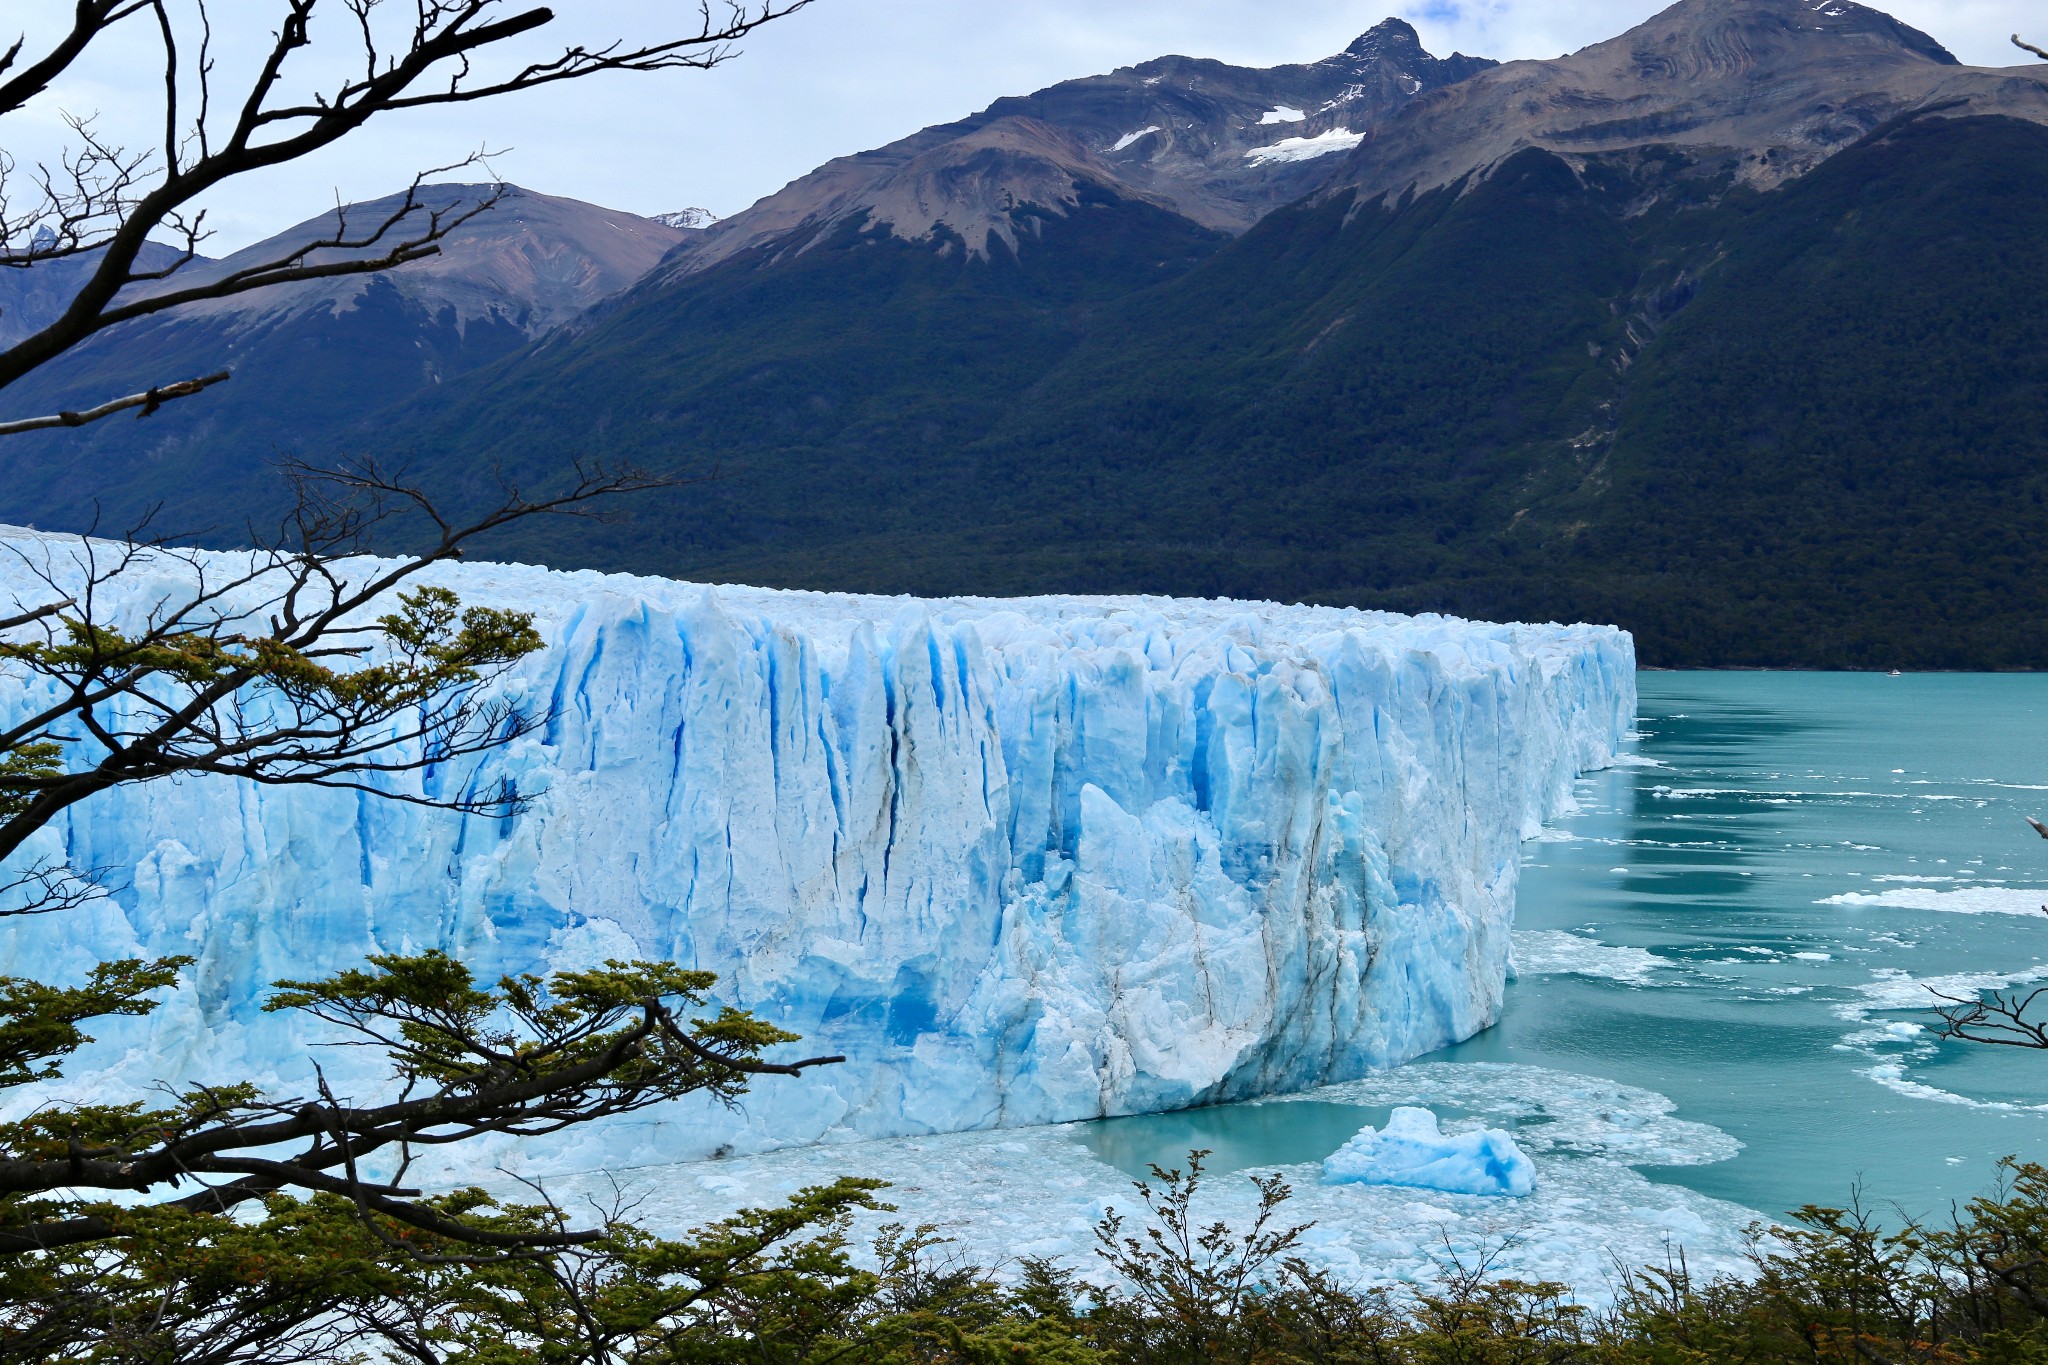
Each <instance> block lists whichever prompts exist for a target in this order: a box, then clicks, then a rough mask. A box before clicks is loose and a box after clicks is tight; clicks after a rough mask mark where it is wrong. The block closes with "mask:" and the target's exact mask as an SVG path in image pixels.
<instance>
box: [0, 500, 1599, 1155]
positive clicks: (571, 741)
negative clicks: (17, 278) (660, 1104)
mask: <svg viewBox="0 0 2048 1365" xmlns="http://www.w3.org/2000/svg"><path fill="white" fill-rule="evenodd" d="M8 537H10V538H11V540H12V542H13V543H14V544H15V545H16V546H17V547H18V548H19V547H23V546H25V547H27V548H28V549H29V550H31V551H32V552H35V553H41V552H42V551H43V550H44V549H46V548H48V546H49V545H51V544H53V543H54V542H51V541H41V540H39V539H37V538H36V537H34V536H33V534H32V533H25V532H11V533H8ZM18 577H19V575H18V572H17V578H18ZM434 577H435V578H436V580H437V581H440V582H443V583H446V584H447V585H448V586H451V587H453V588H455V589H456V590H457V591H459V592H460V593H461V594H462V595H463V597H464V598H465V600H467V601H470V602H474V603H487V604H492V605H498V606H508V607H519V608H524V609H528V610H531V611H533V612H535V613H536V614H537V616H538V618H539V621H540V623H541V625H542V626H543V629H544V633H545V635H546V637H547V639H548V641H549V646H548V648H547V650H546V651H545V653H543V654H540V655H537V656H535V657H533V658H531V659H529V660H526V661H525V662H524V663H523V664H522V665H521V667H520V668H519V670H518V671H517V673H516V674H514V675H513V676H512V677H511V678H509V679H508V680H506V681H505V682H504V683H503V684H501V686H502V687H503V688H504V690H505V691H506V692H507V693H508V694H510V695H512V696H514V697H516V698H518V699H519V700H521V701H522V702H523V703H524V704H526V705H528V706H530V707H533V708H536V709H540V710H546V711H550V712H551V713H552V718H551V720H550V722H549V723H548V724H547V726H546V727H545V728H544V730H542V731H540V732H538V733H536V734H535V735H533V736H531V737H530V738H527V739H524V740H522V741H520V742H519V743H517V744H516V745H514V746H512V747H511V748H509V749H507V750H504V751H502V752H500V753H498V754H496V755H494V756H493V757H492V758H491V759H490V760H489V761H488V762H487V764H486V766H485V769H484V773H483V776H484V778H486V779H488V778H490V777H493V776H498V775H503V776H507V777H509V778H511V779H512V780H513V781H514V782H516V783H517V784H518V786H519V788H520V790H521V791H522V792H525V793H527V794H529V795H530V796H531V798H532V805H531V808H530V809H529V810H528V811H527V812H526V813H524V814H522V815H520V816H518V817H516V818H514V819H511V820H507V821H499V820H487V819H480V818H475V817H461V816H456V815H451V814H448V813H445V812H439V811H434V810H429V809H423V808H421V807H419V806H415V805H407V804H402V803H397V802H391V801H385V800H381V799H378V798H376V797H371V796H360V795H355V794H351V793H345V792H332V791H320V790H312V789H306V788H289V787H287V788H264V787H257V786H253V785H249V784H238V783H234V782H230V781H225V780H216V779H211V778H202V779H196V780H183V781H179V782H175V783H173V782H165V783H158V784H154V785H150V786H147V787H137V788H128V789H122V790H118V791H115V792H112V793H109V794H107V795H105V796H102V797H99V798H96V799H95V800H93V801H90V802H87V803H85V804H83V805H81V806H79V807H76V808H74V810H73V811H72V813H71V814H70V817H69V819H68V820H67V821H65V822H64V823H63V824H62V826H61V827H52V829H50V830H48V831H45V833H44V834H43V835H42V836H39V844H40V848H39V849H31V850H30V851H31V852H35V851H42V852H53V851H57V850H58V849H59V848H60V846H61V850H62V852H63V853H64V854H65V855H67V856H68V857H69V858H70V859H71V860H72V861H73V863H74V864H75V865H78V866H82V867H106V868H112V869H115V872H116V879H117V881H118V882H119V883H120V884H121V889H120V890H119V892H118V894H117V895H116V896H115V897H114V898H113V900H112V901H111V902H109V903H107V904H105V905H103V906H102V907H100V908H99V909H97V910H95V911H92V912H89V913H88V914H86V915H83V916H80V917H75V918H73V919H71V920H69V921H67V922H65V923H63V924H57V923H53V922H49V921H32V922H24V921H12V922H9V923H7V924H6V925H5V926H0V971H4V972H7V973H12V974H16V975H37V976H42V977H45V978H62V977H66V976H68V975H70V974H72V973H75V972H78V971H81V970H83V969H84V967H85V966H86V965H87V964H88V963H89V962H91V961H92V960H95V959H97V958H100V957H107V956H114V955H119V954H123V953H129V952H143V953H171V952H183V953H191V954H193V955H195V956H196V957H197V959H198V961H197V963H196V964H195V966H193V967H192V968H191V969H190V970H189V971H188V972H187V974H186V980H185V982H184V984H183V985H182V986H181V987H180V989H179V990H178V992H177V994H176V998H175V999H174V1000H173V1001H172V1002H171V1003H170V1005H168V1006H167V1007H166V1008H165V1009H164V1010H163V1011H161V1012H160V1013H159V1014H158V1015H156V1016H154V1017H153V1018H151V1019H149V1020H147V1021H138V1022H136V1023H134V1024H133V1025H130V1026H114V1027H110V1028H109V1029H108V1030H106V1033H105V1036H104V1037H103V1038H102V1041H101V1043H100V1045H99V1046H98V1047H97V1048H96V1049H95V1050H94V1052H93V1054H92V1056H91V1057H89V1058H85V1059H81V1062H82V1065H83V1066H84V1067H85V1068H86V1069H88V1070H89V1071H90V1072H91V1084H93V1085H94V1086H96V1087H98V1088H99V1091H100V1093H102V1094H105V1093H109V1090H110V1088H118V1087H119V1086H123V1085H127V1086H136V1085H140V1084H141V1083H142V1081H143V1080H144V1079H145V1078H147V1077H150V1076H160V1075H167V1074H187V1075H189V1074H192V1073H193V1072H204V1073H210V1074H214V1075H219V1076H227V1077H245V1078H246V1077H255V1078H257V1079H259V1080H264V1081H268V1082H270V1083H274V1084H284V1083H289V1082H292V1081H294V1080H297V1079H302V1078H303V1076H304V1075H305V1073H306V1072H307V1070H308V1068H309V1067H310V1065H311V1061H310V1060H309V1058H313V1057H318V1056H321V1055H323V1054H320V1053H318V1052H317V1051H310V1050H309V1047H308V1044H310V1043H312V1042H315V1041H317V1039H315V1038H314V1037H313V1036H312V1035H311V1034H309V1033H304V1032H302V1030H304V1029H306V1028H307V1027H308V1026H307V1025H304V1024H301V1023H298V1022H296V1021H293V1020H289V1019H280V1018H279V1017H277V1016H266V1015H262V1014H261V1013H260V1012H259V1011H258V1008H257V1007H258V1005H259V1003H260V1001H261V999H262V997H263V995H264V991H265V988H266V987H267V985H268V983H270V982H272V981H274V980H276V979H278V978H281V977H287V976H305V975H307V974H309V973H314V972H319V971H324V970H327V969H331V968H337V967H341V966H344V965H349V964H353V963H356V962H358V961H360V960H361V958H362V957H363V955H364V954H366V953H369V952H373V951H380V950H382V951H390V950H418V949H422V948H426V947H429V946H437V947H441V948H444V949H446V950H448V951H449V952H452V953H455V954H458V955H459V956H461V957H462V958H463V959H465V960H466V961H468V962H470V963H472V964H473V965H474V966H476V967H477V968H478V969H479V971H480V972H481V973H485V974H489V975H492V976H495V975H496V974H497V973H499V972H503V971H512V970H545V969H548V968H550V967H566V966H575V965H583V964H586V963H592V962H596V961H601V960H603V959H604V958H607V957H628V956H640V957H662V958H671V959H674V960H676V961H679V962H683V963H686V964H690V965H693V966H700V967H705V968H709V969H711V970H713V971H716V972H717V973H718V974H719V976H720V978H721V988H720V989H721V992H722V996H723V998H724V999H726V1000H729V1001H730V1002H731V1003H735V1004H738V1005H742V1006H745V1007H748V1008H751V1009H754V1010H756V1011H757V1012H759V1013H760V1014H762V1015H763V1016H764V1017H766V1018H768V1019H770V1020H772V1021H774V1022H776V1023H778V1024H781V1025H783V1026H785V1027H788V1028H790V1029H792V1030H794V1031H796V1032H799V1033H801V1034H803V1035H805V1038H806V1041H805V1043H804V1044H802V1045H801V1050H802V1051H804V1052H806V1053H808V1052H810V1051H814V1050H816V1051H834V1052H845V1053H846V1054H848V1055H849V1057H850V1058H851V1059H852V1060H851V1061H850V1062H849V1063H848V1064H847V1065H845V1066H842V1067H836V1068H830V1069H828V1070H825V1071H819V1072H811V1073H807V1075H806V1076H805V1078H803V1079H802V1080H797V1081H770V1082H766V1083H763V1084H761V1085H758V1086H757V1087H756V1089H755V1091H754V1093H753V1094H752V1096H750V1097H749V1099H748V1100H747V1102H746V1104H745V1107H744V1108H743V1109H742V1110H741V1111H738V1112H735V1113H722V1112H717V1111H711V1112H707V1107H706V1106H702V1105H695V1106H688V1107H679V1108H676V1109H674V1110H672V1111H658V1112H655V1113H651V1114H649V1115H643V1116H639V1117H637V1118H635V1119H633V1120H629V1121H626V1122H625V1123H624V1124H623V1125H622V1126H619V1127H615V1128H614V1129H612V1130H610V1131H609V1132H608V1134H607V1135H606V1136H605V1138H604V1150H605V1160H607V1161H608V1162H614V1163H619V1162H627V1161H633V1160H647V1161H675V1160H679V1159H687V1158H691V1157H695V1156H699V1155H703V1154H706V1153H710V1152H715V1151H722V1150H748V1149H755V1148H759V1147H762V1146H768V1145H776V1144H783V1143H790V1142H807V1141H814V1140H834V1139H842V1138H849V1137H860V1136H883V1135H893V1134H906V1133H924V1132H940V1131H950V1130H959V1129H969V1128H981V1127H992V1126H998V1125H1014V1124H1033V1123H1045V1122H1053V1121H1061V1120H1068V1119H1076V1118H1087V1117H1093V1116H1097V1115H1106V1114H1124V1113H1135V1112H1144V1111H1148V1110H1158V1109H1164V1108H1172V1107H1178V1106H1184V1105H1189V1104H1194V1103H1198V1102H1203V1101H1211V1100H1220V1099H1227V1098H1241V1097H1247V1096H1253V1095H1260V1094H1267V1093H1273V1092H1280V1091H1289V1090H1295V1089H1300V1088H1303V1087H1307V1086H1312V1085H1317V1084H1322V1083H1328V1082H1333V1081H1339V1080H1344V1079H1348V1078H1351V1077H1355V1076H1358V1075H1360V1074H1362V1073H1364V1072H1365V1071H1366V1070H1368V1069H1370V1068H1374V1067H1381V1066H1386V1065H1389V1064H1393V1063H1398V1062H1401V1061H1404V1060H1406V1059H1408V1058H1411V1057H1414V1056H1416V1055H1418V1054H1420V1053H1422V1052H1425V1051H1428V1050H1430V1049H1432V1048H1435V1047H1438V1046H1441V1045H1443V1044H1446V1043H1449V1042H1451V1041H1454V1040H1456V1039H1459V1038H1463V1037H1466V1036H1468V1035H1470V1034H1472V1033H1474V1032H1476V1031H1477V1030H1479V1029H1481V1028H1483V1027H1485V1026H1486V1025H1487V1024H1489V1023H1490V1022H1492V1021H1493V1020H1494V1019H1495V1017H1496V1016H1497V1014H1498V1012H1499V1009H1500V1005H1501V997H1502V990H1503V980H1504V974H1505V967H1506V960H1507V952H1508V929H1509V923H1510V920H1511V918H1512V914H1513V905H1514V889H1515V879H1516V871H1517V866H1518V859H1519V849H1518V844H1519V841H1520V840H1521V839H1522V838H1523V837H1525V836H1527V835H1529V834H1531V833H1533V832H1534V831H1535V830H1536V829H1537V827H1538V825H1539V824H1540V823H1541V822H1542V821H1543V820H1545V819H1546V818H1547V817H1549V816H1551V815H1553V814H1555V813H1557V812H1558V811H1559V810H1560V809H1561V808H1563V807H1565V806H1566V805H1567V804H1568V802H1569V800H1570V790H1571V783H1572V780H1573V778H1574V777H1575V776H1576V775H1577V774H1578V773H1579V772H1581V771H1583V770H1586V769H1590V768H1594V767H1597V766H1600V765H1601V764H1603V763H1604V762H1606V761H1607V759H1608V758H1609V757H1610V756H1611V754H1612V753H1613V751H1614V749H1615V747H1616V745H1617V742H1618V741H1619V739H1620V737H1621V736H1622V734H1623V733H1624V731H1625V730H1626V729H1627V727H1628V725H1629V723H1630V721H1631V719H1632V717H1633V715H1634V708H1635V685H1634V657H1633V645H1632V642H1631V641H1630V639H1629V637H1628V636H1627V635H1626V634H1624V633H1622V632H1619V631H1616V630H1612V629H1608V628H1604V627H1585V626H1574V627H1558V626H1502V625H1483V624H1473V623H1468V622H1463V621H1457V620H1451V619H1444V618H1436V617H1421V618H1412V619H1411V618H1405V617H1397V616H1390V615H1384V614H1378V613H1371V612H1360V611H1349V610H1337V609H1330V608H1313V607H1284V606H1275V605H1271V604H1247V603H1237V602H1220V601H1215V602H1212V601H1182V600H1170V599H1162V598H1039V599H1028V600H1015V601H998V600H968V599H960V600H945V601H920V600H912V599H906V598H880V597H853V596H844V595H831V594H814V593H795V592H771V591H766V590H758V589H750V588H729V587H718V588H711V587H702V586H694V585H688V584H682V583H673V582H667V581H663V580H655V579H644V578H629V577H622V576H604V575H598V574H593V573H554V572H549V571H545V570H540V569H532V568H524V567H517V566H495V565H469V566H450V567H448V568H446V569H443V570H439V571H437V572H436V574H435V575H434ZM176 586H177V583H176V575H175V574H174V573H173V571H172V570H171V569H170V568H168V567H167V568H165V569H163V570H162V571H161V573H160V574H158V575H156V576H155V577H152V576H151V575H149V574H144V575H140V576H138V577H137V578H136V580H135V581H133V582H132V583H130V584H129V585H128V586H127V587H126V588H125V589H124V592H125V594H126V600H127V602H128V605H129V608H130V609H139V608H140V606H141V605H142V604H144V603H146V602H149V601H152V600H154V599H155V598H156V597H157V596H159V595H161V594H162V593H164V592H166V591H172V590H175V588H176ZM10 593H20V594H22V595H24V596H28V595H31V594H30V593H29V589H28V587H27V586H26V585H24V584H23V583H21V582H19V581H16V582H9V581H7V580H6V577H5V571H0V602H4V601H5V599H6V597H7V596H8V595H9V594H10ZM0 689H4V691H0V702H4V706H5V709H6V710H8V711H10V712H11V711H14V710H17V709H18V708H19V707H20V706H21V705H23V704H24V702H25V701H26V700H27V699H28V690H29V689H28V686H27V685H26V684H25V683H24V682H23V680H21V679H19V678H7V679H4V680H0ZM468 780H473V775H472V774H471V773H469V772H468V771H467V770H465V771H463V772H460V773H458V772H450V771H437V772H433V773H430V774H428V775H427V776H426V777H425V778H423V779H417V780H416V785H415V787H414V790H416V791H417V792H419V793H420V794H424V795H447V794H449V793H450V791H451V790H452V787H451V784H455V783H459V782H463V781H468ZM326 1060H327V1065H328V1067H329V1070H330V1074H336V1072H337V1069H339V1070H340V1071H343V1072H345V1071H346V1067H347V1065H348V1059H347V1057H346V1056H343V1055H335V1054H326ZM77 1070H78V1069H77V1068H74V1072H75V1073H76V1072H77ZM72 1083H73V1084H76V1083H78V1082H76V1081H74V1082H72Z"/></svg>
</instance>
